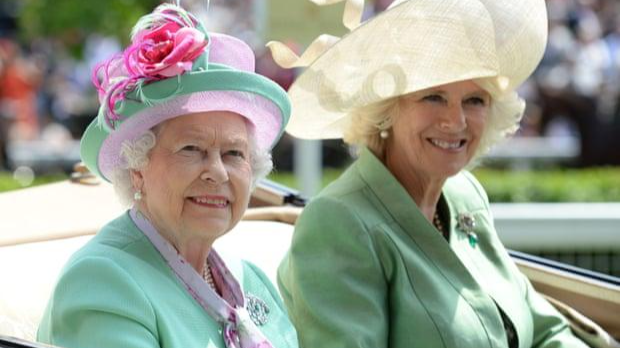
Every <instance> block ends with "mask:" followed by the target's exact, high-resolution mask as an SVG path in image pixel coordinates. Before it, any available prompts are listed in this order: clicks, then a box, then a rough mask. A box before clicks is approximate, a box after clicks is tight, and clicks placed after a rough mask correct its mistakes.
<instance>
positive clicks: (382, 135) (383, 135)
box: [379, 129, 390, 139]
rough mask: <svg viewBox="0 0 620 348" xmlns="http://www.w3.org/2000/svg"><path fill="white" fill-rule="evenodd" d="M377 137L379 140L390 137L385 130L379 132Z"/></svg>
mask: <svg viewBox="0 0 620 348" xmlns="http://www.w3.org/2000/svg"><path fill="white" fill-rule="evenodd" d="M379 136H380V137H381V139H387V138H389V137H390V132H388V131H387V129H384V130H382V131H381V132H379Z"/></svg>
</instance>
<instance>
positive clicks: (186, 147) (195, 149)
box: [181, 145, 201, 152]
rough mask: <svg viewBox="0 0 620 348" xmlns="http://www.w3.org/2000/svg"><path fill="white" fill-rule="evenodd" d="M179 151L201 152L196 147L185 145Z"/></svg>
mask: <svg viewBox="0 0 620 348" xmlns="http://www.w3.org/2000/svg"><path fill="white" fill-rule="evenodd" d="M181 151H187V152H195V151H201V150H200V147H198V146H196V145H185V146H183V148H182V149H181Z"/></svg>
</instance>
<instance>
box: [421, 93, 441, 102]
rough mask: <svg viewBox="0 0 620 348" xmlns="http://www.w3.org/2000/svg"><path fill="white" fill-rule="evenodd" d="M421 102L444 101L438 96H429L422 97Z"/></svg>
mask: <svg viewBox="0 0 620 348" xmlns="http://www.w3.org/2000/svg"><path fill="white" fill-rule="evenodd" d="M422 100H424V101H428V102H433V103H443V102H444V101H445V99H444V98H443V97H442V96H441V95H439V94H429V95H427V96H424V97H423V98H422Z"/></svg>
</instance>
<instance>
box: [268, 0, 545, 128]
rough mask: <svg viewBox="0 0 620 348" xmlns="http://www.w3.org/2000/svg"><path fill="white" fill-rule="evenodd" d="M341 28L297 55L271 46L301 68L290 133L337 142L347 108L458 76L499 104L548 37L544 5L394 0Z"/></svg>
mask: <svg viewBox="0 0 620 348" xmlns="http://www.w3.org/2000/svg"><path fill="white" fill-rule="evenodd" d="M313 1H314V2H317V3H321V2H323V3H324V4H329V3H334V2H335V1H334V0H313ZM348 2H359V1H357V0H348ZM347 5H348V6H349V5H350V4H349V3H348V4H347ZM349 7H352V6H349ZM345 10H346V8H345ZM358 10H359V9H358ZM345 17H347V18H349V21H350V18H351V17H352V15H351V13H349V14H345ZM347 26H348V27H350V28H351V27H353V28H354V29H353V30H352V31H351V32H350V33H349V34H347V35H346V36H344V37H343V38H342V39H340V40H338V39H337V38H334V37H329V36H325V35H324V36H321V37H320V38H319V39H317V40H316V41H315V42H314V43H313V44H312V45H311V46H310V47H309V48H308V50H307V51H306V53H304V55H302V56H301V57H296V56H293V55H292V53H291V52H290V51H287V50H286V48H284V47H283V46H282V45H281V44H279V43H275V42H271V43H269V44H268V46H269V47H270V49H271V50H272V53H273V55H274V59H275V60H276V61H277V62H278V63H280V64H281V65H283V66H288V67H294V66H307V69H306V70H305V71H304V72H303V73H302V74H301V75H300V76H299V77H298V78H297V80H296V81H295V83H294V84H293V85H292V86H291V88H290V89H289V92H288V93H289V96H290V98H291V102H292V104H293V110H292V115H291V119H290V122H289V124H288V126H287V128H286V131H287V132H288V133H290V134H291V135H293V136H296V137H300V138H306V139H329V138H340V137H342V134H343V131H344V129H346V128H347V127H348V124H349V118H348V117H347V114H348V113H349V112H350V111H351V110H352V109H355V108H359V107H363V106H366V105H369V104H372V103H376V102H378V101H381V100H384V99H388V98H391V97H395V96H399V95H403V94H408V93H412V92H415V91H419V90H423V89H426V88H430V87H434V86H439V85H443V84H447V83H451V82H457V81H462V80H469V79H474V80H480V79H485V80H487V81H488V82H490V83H488V84H485V88H487V89H489V92H490V93H491V94H492V96H493V97H494V98H495V99H496V100H499V99H502V97H504V96H506V95H508V94H511V93H514V90H515V89H516V88H517V87H518V86H519V85H520V84H521V83H522V82H523V81H525V79H527V77H528V76H529V75H530V74H531V73H532V72H533V71H534V69H535V67H536V66H537V65H538V63H539V61H540V59H541V58H542V55H543V53H544V50H545V45H546V41H547V15H546V8H545V2H544V0H518V1H515V0H397V1H396V2H394V3H393V4H392V5H391V6H390V7H389V8H388V10H386V11H385V12H383V13H381V14H379V15H377V16H376V17H375V18H373V19H371V20H368V21H367V22H365V23H362V24H361V25H359V26H357V27H356V26H355V25H351V24H350V23H349V25H347ZM513 113H514V111H513ZM511 117H514V115H511Z"/></svg>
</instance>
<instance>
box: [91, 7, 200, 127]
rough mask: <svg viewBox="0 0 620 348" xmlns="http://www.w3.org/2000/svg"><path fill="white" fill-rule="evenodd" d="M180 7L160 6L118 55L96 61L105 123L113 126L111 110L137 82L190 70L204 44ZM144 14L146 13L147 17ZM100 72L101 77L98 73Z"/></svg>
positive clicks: (114, 118) (116, 117) (95, 73)
mask: <svg viewBox="0 0 620 348" xmlns="http://www.w3.org/2000/svg"><path fill="white" fill-rule="evenodd" d="M180 11H183V10H182V9H172V10H171V9H170V7H169V6H168V7H166V6H161V7H160V8H158V9H156V10H155V11H154V12H153V14H151V15H150V16H152V18H154V21H153V22H150V23H149V24H148V25H146V27H143V28H141V30H139V31H138V32H137V33H136V34H135V35H134V37H133V40H132V44H131V45H130V46H129V47H127V48H126V49H125V50H124V51H123V52H121V53H120V54H118V55H116V56H114V57H112V58H110V59H109V60H107V61H104V62H101V63H99V64H98V65H97V66H96V67H95V69H94V70H93V76H92V80H93V84H94V85H95V88H97V91H98V92H99V98H100V101H101V104H102V106H104V105H105V108H106V110H105V114H104V116H105V120H106V123H107V124H108V125H109V126H110V127H111V128H113V125H114V121H117V120H120V116H119V115H118V114H117V113H116V112H115V110H114V109H115V106H116V103H117V102H118V101H121V100H125V97H126V95H127V93H130V92H132V91H133V90H134V89H135V88H136V87H137V86H138V84H143V85H144V84H147V83H151V82H154V81H159V80H162V79H166V78H169V77H173V76H178V75H181V74H184V73H185V72H187V71H191V70H192V65H193V63H194V61H195V60H196V58H198V57H199V56H200V55H201V54H202V53H203V52H204V49H205V47H206V46H207V45H208V40H207V38H206V35H205V34H204V33H203V32H201V31H200V30H198V29H196V28H195V24H196V22H197V21H196V20H195V18H194V17H193V16H191V15H189V13H187V12H185V11H183V12H182V13H181V12H180ZM147 17H148V16H147ZM100 74H102V75H103V76H102V78H101V80H100V79H99V75H100Z"/></svg>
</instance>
